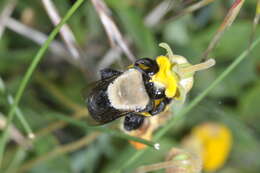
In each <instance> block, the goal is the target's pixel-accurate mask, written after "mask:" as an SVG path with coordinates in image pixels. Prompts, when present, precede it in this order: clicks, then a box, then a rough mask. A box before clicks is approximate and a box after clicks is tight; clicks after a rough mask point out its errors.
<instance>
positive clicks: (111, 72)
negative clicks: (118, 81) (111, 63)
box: [100, 68, 122, 79]
mask: <svg viewBox="0 0 260 173" xmlns="http://www.w3.org/2000/svg"><path fill="white" fill-rule="evenodd" d="M121 73H122V72H120V71H117V70H114V69H111V68H105V69H102V70H100V75H101V79H106V78H110V77H113V76H118V75H120V74H121Z"/></svg>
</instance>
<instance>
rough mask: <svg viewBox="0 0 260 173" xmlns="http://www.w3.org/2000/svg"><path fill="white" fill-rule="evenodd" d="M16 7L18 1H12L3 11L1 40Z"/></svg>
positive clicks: (0, 15) (0, 29)
mask: <svg viewBox="0 0 260 173" xmlns="http://www.w3.org/2000/svg"><path fill="white" fill-rule="evenodd" d="M15 6H16V0H10V1H9V2H8V4H7V5H6V7H5V8H4V10H3V11H2V13H1V14H0V39H1V37H2V35H3V33H4V30H5V27H6V23H7V21H8V18H9V17H10V16H11V14H12V12H13V10H14V8H15Z"/></svg>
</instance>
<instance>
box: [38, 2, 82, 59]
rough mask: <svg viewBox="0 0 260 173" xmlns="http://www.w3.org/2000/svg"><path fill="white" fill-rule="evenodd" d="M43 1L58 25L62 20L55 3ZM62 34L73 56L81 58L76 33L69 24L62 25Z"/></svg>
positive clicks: (51, 17)
mask: <svg viewBox="0 0 260 173" xmlns="http://www.w3.org/2000/svg"><path fill="white" fill-rule="evenodd" d="M42 3H43V5H44V8H45V10H46V12H47V13H48V15H49V17H50V19H51V21H52V23H53V24H54V25H55V26H56V25H58V23H59V22H60V21H61V18H60V15H59V13H58V11H57V9H56V7H55V5H54V4H53V2H52V1H51V0H42ZM60 34H61V36H62V38H63V40H64V42H65V44H66V46H67V47H68V50H69V52H70V53H71V55H72V56H73V58H74V59H76V60H79V58H80V52H79V49H78V48H79V46H78V45H77V43H76V39H75V37H74V34H73V33H72V31H71V29H70V28H69V25H68V24H65V25H63V26H62V28H61V30H60Z"/></svg>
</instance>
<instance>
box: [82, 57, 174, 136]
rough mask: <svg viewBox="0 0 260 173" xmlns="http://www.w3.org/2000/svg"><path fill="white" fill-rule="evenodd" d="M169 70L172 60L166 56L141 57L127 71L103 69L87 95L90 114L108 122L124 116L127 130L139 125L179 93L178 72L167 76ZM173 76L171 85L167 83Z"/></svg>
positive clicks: (160, 110)
mask: <svg viewBox="0 0 260 173" xmlns="http://www.w3.org/2000/svg"><path fill="white" fill-rule="evenodd" d="M167 70H168V71H169V72H170V62H169V60H168V58H167V57H165V56H159V57H157V59H156V60H152V59H149V58H141V59H138V60H136V61H135V63H134V64H133V65H131V66H130V67H129V68H128V69H127V70H126V71H124V72H120V71H117V70H113V69H103V70H101V71H100V74H101V80H99V81H98V82H97V83H96V85H95V86H94V87H93V89H92V90H91V92H90V94H89V95H88V97H87V99H86V104H87V108H88V111H89V113H90V115H91V117H92V118H93V119H94V120H95V121H97V122H99V123H101V124H105V123H108V122H111V121H113V120H115V119H117V118H119V117H122V116H125V119H124V129H125V130H128V131H130V130H135V129H137V128H139V127H140V126H141V125H142V123H143V121H144V118H145V117H147V116H153V115H157V114H159V113H161V112H163V111H164V110H165V108H166V106H167V105H168V104H170V102H171V101H172V99H173V97H175V96H176V95H178V94H179V91H178V88H177V86H176V85H175V83H174V82H175V77H176V76H174V74H172V73H168V76H165V72H167ZM163 78H167V82H165V79H164V80H163ZM171 80H173V83H172V85H171V84H168V83H169V81H171ZM166 84H168V85H166Z"/></svg>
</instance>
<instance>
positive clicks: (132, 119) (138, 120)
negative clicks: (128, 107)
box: [124, 113, 145, 131]
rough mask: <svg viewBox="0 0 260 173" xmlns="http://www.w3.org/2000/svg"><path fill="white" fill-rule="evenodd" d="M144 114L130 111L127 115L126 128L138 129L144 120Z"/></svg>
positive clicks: (128, 129)
mask: <svg viewBox="0 0 260 173" xmlns="http://www.w3.org/2000/svg"><path fill="white" fill-rule="evenodd" d="M144 118H145V117H144V116H142V115H140V114H137V113H129V114H127V115H126V116H125V120H124V129H125V130H127V131H131V130H136V129H138V128H139V127H141V125H142V124H143V122H144Z"/></svg>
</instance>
